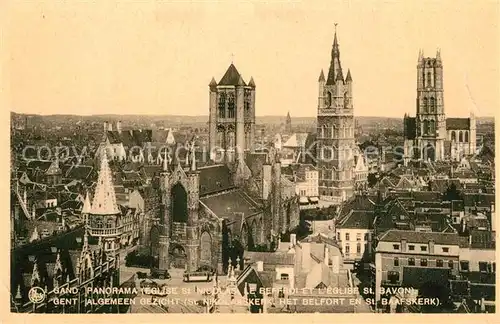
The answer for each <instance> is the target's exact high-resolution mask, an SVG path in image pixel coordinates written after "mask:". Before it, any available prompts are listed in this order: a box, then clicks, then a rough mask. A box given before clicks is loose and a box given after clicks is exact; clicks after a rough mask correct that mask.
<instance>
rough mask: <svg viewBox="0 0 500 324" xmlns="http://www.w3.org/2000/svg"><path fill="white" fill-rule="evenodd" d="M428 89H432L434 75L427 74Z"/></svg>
mask: <svg viewBox="0 0 500 324" xmlns="http://www.w3.org/2000/svg"><path fill="white" fill-rule="evenodd" d="M427 87H432V74H431V72H427Z"/></svg>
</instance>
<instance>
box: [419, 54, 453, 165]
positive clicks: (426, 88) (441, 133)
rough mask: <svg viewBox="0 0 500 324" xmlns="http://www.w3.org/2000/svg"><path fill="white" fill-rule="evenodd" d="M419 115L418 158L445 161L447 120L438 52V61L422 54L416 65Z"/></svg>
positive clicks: (441, 68) (441, 65)
mask: <svg viewBox="0 0 500 324" xmlns="http://www.w3.org/2000/svg"><path fill="white" fill-rule="evenodd" d="M416 104H417V115H416V120H415V126H416V129H415V131H416V137H417V146H418V154H419V156H420V158H423V159H425V160H431V161H438V160H443V159H444V141H445V138H446V116H445V113H444V100H443V64H442V61H441V54H440V52H439V50H438V51H437V53H436V57H435V58H431V57H426V58H424V53H423V52H422V51H420V53H419V57H418V65H417V102H416Z"/></svg>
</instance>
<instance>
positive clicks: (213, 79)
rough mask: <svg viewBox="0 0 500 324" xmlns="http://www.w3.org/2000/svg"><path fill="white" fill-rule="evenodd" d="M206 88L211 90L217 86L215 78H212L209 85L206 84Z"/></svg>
mask: <svg viewBox="0 0 500 324" xmlns="http://www.w3.org/2000/svg"><path fill="white" fill-rule="evenodd" d="M208 86H209V87H210V88H212V87H216V86H217V81H215V78H214V77H212V80H211V81H210V83H209V84H208Z"/></svg>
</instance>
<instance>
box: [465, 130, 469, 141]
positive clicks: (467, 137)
mask: <svg viewBox="0 0 500 324" xmlns="http://www.w3.org/2000/svg"><path fill="white" fill-rule="evenodd" d="M465 143H469V132H468V131H466V132H465Z"/></svg>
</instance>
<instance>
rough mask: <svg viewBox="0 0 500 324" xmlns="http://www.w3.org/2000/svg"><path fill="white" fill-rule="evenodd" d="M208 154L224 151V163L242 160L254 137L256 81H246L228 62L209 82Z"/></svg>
mask: <svg viewBox="0 0 500 324" xmlns="http://www.w3.org/2000/svg"><path fill="white" fill-rule="evenodd" d="M209 88H210V110H209V122H208V123H209V138H210V140H209V144H210V148H209V149H210V154H211V157H212V158H213V156H212V154H214V152H215V151H218V152H224V157H225V161H226V162H233V161H234V160H235V159H240V158H241V159H242V158H243V155H244V152H245V151H248V150H252V146H253V142H254V138H255V82H254V80H253V78H250V81H249V82H248V84H246V83H245V81H243V78H242V76H241V75H240V73H239V72H238V70H237V69H236V67H235V66H234V64H232V63H231V65H230V66H229V68H228V69H227V71H226V73H225V74H224V76H223V77H222V79H221V80H220V81H219V83H217V82H216V81H215V79H214V78H212V81H211V82H210V84H209Z"/></svg>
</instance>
